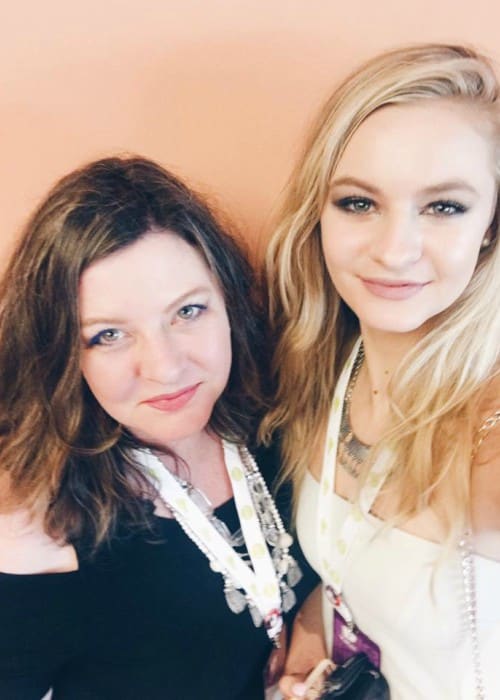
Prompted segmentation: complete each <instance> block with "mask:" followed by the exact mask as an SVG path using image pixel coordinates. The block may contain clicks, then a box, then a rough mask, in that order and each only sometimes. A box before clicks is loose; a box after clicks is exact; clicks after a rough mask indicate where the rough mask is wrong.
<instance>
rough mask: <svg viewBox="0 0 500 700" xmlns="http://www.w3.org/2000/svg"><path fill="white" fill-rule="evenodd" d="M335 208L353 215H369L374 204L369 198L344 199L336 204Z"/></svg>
mask: <svg viewBox="0 0 500 700" xmlns="http://www.w3.org/2000/svg"><path fill="white" fill-rule="evenodd" d="M335 206H336V207H338V208H339V209H342V210H343V211H346V212H349V213H351V214H368V212H370V211H371V210H372V209H373V207H374V202H373V200H372V199H369V198H368V197H352V196H351V197H342V199H338V200H337V201H336V202H335Z"/></svg>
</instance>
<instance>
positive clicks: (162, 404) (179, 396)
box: [141, 384, 200, 412]
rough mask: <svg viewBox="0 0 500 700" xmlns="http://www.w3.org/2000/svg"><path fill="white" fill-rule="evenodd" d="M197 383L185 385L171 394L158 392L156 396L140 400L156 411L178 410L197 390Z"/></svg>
mask: <svg viewBox="0 0 500 700" xmlns="http://www.w3.org/2000/svg"><path fill="white" fill-rule="evenodd" d="M199 386H200V385H199V384H193V385H192V386H188V387H185V388H184V389H180V390H179V391H175V392H173V393H171V394H159V395H158V396H152V397H151V398H150V399H146V400H145V401H141V403H143V404H147V405H148V406H151V408H155V409H156V410H157V411H165V412H168V411H178V410H179V409H180V408H183V407H184V406H185V405H186V404H187V403H188V402H189V401H190V400H191V399H192V397H193V396H194V395H195V393H196V391H197V390H198V387H199Z"/></svg>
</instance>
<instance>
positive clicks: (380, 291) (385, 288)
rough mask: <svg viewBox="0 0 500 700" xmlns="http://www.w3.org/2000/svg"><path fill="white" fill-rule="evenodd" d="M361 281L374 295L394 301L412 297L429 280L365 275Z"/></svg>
mask: <svg viewBox="0 0 500 700" xmlns="http://www.w3.org/2000/svg"><path fill="white" fill-rule="evenodd" d="M361 281H362V282H363V284H364V286H365V287H366V289H367V290H368V291H369V292H370V293H371V294H373V295H374V296H376V297H380V298H381V299H392V300H394V301H399V300H404V299H410V298H411V297H413V296H415V295H416V294H418V293H419V292H420V290H421V289H423V288H424V287H425V286H426V285H427V284H428V283H427V282H414V281H411V280H408V281H406V280H384V279H370V278H364V277H362V278H361Z"/></svg>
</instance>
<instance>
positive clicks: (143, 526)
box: [0, 158, 310, 700]
mask: <svg viewBox="0 0 500 700" xmlns="http://www.w3.org/2000/svg"><path fill="white" fill-rule="evenodd" d="M0 304H1V315H0V465H1V471H0V480H1V484H2V490H1V494H2V495H1V501H0V503H1V510H0V571H1V572H2V573H0V599H1V600H2V604H1V605H0V629H1V630H2V634H1V635H0V639H1V641H0V696H1V697H2V698H9V700H39V699H40V698H41V697H42V696H43V695H44V694H45V693H46V692H47V691H48V689H49V688H52V697H53V700H63V699H65V698H68V700H78V699H79V698H82V699H83V698H92V700H99V699H102V700H110V699H113V698H116V699H117V700H118V699H119V700H126V699H127V698H130V700H132V699H134V700H137V698H144V699H145V700H155V699H156V698H158V700H159V699H160V698H161V699H162V700H164V699H165V698H176V700H177V698H198V697H205V698H213V700H216V699H217V700H221V699H222V698H227V700H235V699H236V698H240V700H243V699H246V700H255V699H256V698H259V697H263V694H264V688H263V670H264V667H265V665H266V662H267V660H268V658H269V655H270V652H271V650H272V648H273V644H275V645H277V644H278V643H279V639H280V637H281V632H282V626H283V618H284V617H288V616H289V613H290V614H291V612H292V611H293V610H294V609H295V602H296V596H298V597H299V599H301V598H303V597H304V594H305V593H306V592H307V591H308V588H309V586H310V584H309V583H308V582H307V580H306V578H304V579H303V580H302V581H301V582H300V583H299V580H300V571H299V567H298V565H297V562H296V560H295V557H296V556H297V551H296V548H295V547H293V546H292V538H291V537H290V535H289V534H288V533H287V532H286V530H285V526H284V524H283V520H282V513H283V509H282V508H281V506H282V505H283V504H282V499H283V494H282V495H281V496H279V495H278V496H277V502H276V503H275V501H274V500H273V498H272V497H271V495H270V492H269V490H268V486H267V483H266V480H267V481H269V480H270V479H271V480H272V478H273V473H274V471H275V469H276V466H277V465H276V463H275V455H274V454H273V453H272V451H268V452H265V451H263V450H260V451H258V452H257V454H256V458H257V461H258V464H259V466H257V462H256V460H255V459H254V457H253V456H252V454H251V453H250V451H249V450H252V451H254V450H255V426H256V421H257V419H258V418H259V416H260V415H261V412H262V400H261V392H260V381H259V373H260V363H259V359H258V353H259V352H260V349H261V347H262V344H261V331H260V322H259V315H258V309H257V306H256V304H255V301H254V293H253V281H252V277H251V274H250V269H249V266H248V264H247V262H246V260H245V258H244V257H243V255H242V253H241V252H240V251H239V249H238V248H237V246H236V245H235V243H234V242H233V241H232V240H231V239H230V238H229V237H228V236H227V235H226V234H225V233H224V231H223V230H222V229H221V227H220V225H219V224H218V223H217V221H216V219H215V218H214V216H213V215H212V213H211V212H210V210H209V209H208V207H207V206H206V205H205V204H204V203H203V202H202V201H201V199H200V198H199V197H197V196H196V195H195V194H194V193H193V192H192V191H191V190H190V189H189V188H187V187H186V186H185V185H184V184H183V183H182V182H180V181H179V180H178V179H176V178H175V177H174V176H173V175H171V174H170V173H168V172H167V171H165V170H163V169H162V168H161V167H160V166H158V165H156V164H155V163H153V162H151V161H148V160H145V159H141V158H109V159H104V160H101V161H97V162H95V163H91V164H90V165H88V166H86V167H84V168H82V169H80V170H77V171H75V172H73V173H71V174H70V175H68V176H67V177H65V178H63V179H62V180H61V181H60V182H59V183H57V184H56V185H55V187H54V188H53V190H52V191H51V192H50V193H49V195H48V197H47V198H46V199H45V201H44V202H43V203H42V204H41V205H40V207H39V208H38V210H37V211H36V212H35V214H34V215H33V217H32V218H31V220H30V221H29V223H28V225H27V227H26V230H25V232H24V235H23V236H22V238H21V239H20V241H19V244H18V246H17V249H16V251H15V253H14V255H13V257H12V259H11V262H10V265H9V267H8V269H7V272H6V275H5V277H4V279H3V283H2V288H1V295H0ZM261 470H262V473H263V474H264V475H265V478H264V477H263V476H262V474H261ZM280 510H281V512H280ZM236 613H239V614H236Z"/></svg>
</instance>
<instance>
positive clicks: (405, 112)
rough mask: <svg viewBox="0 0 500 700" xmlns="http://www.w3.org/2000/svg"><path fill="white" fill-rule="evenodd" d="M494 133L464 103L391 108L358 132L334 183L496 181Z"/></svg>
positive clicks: (422, 103)
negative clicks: (354, 179) (353, 179)
mask: <svg viewBox="0 0 500 700" xmlns="http://www.w3.org/2000/svg"><path fill="white" fill-rule="evenodd" d="M490 132H491V128H490V127H489V125H488V124H487V121H486V118H485V117H484V116H483V115H481V114H479V112H478V110H477V109H475V108H474V107H472V106H468V105H465V104H462V103H456V102H455V103H453V102H451V101H448V100H444V99H441V100H439V99H436V100H422V101H420V102H413V103H409V104H402V105H389V106H386V107H383V108H381V109H379V110H378V111H376V112H374V113H373V114H371V115H370V116H369V117H368V118H367V119H366V120H365V121H364V122H363V123H362V124H361V126H360V127H359V128H358V129H357V131H356V132H355V133H354V135H353V136H352V138H351V140H350V141H349V143H348V144H347V146H346V148H345V151H344V153H343V155H342V157H341V159H340V161H339V163H338V166H337V168H336V171H335V173H334V179H335V178H337V177H342V176H346V175H354V174H356V175H357V176H359V177H361V176H363V178H364V179H369V178H370V177H371V176H377V177H380V176H381V174H383V173H385V174H386V175H388V176H389V174H392V176H393V177H398V178H399V179H408V180H409V181H411V180H414V179H425V180H429V181H432V180H436V181H437V182H439V181H445V180H453V179H457V178H460V179H463V178H464V177H465V176H467V177H468V178H472V179H479V180H480V179H481V178H487V179H491V177H492V176H494V172H495V163H494V158H495V148H494V145H493V142H492V138H491V136H490ZM352 171H355V173H354V172H352ZM429 184H433V183H429Z"/></svg>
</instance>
